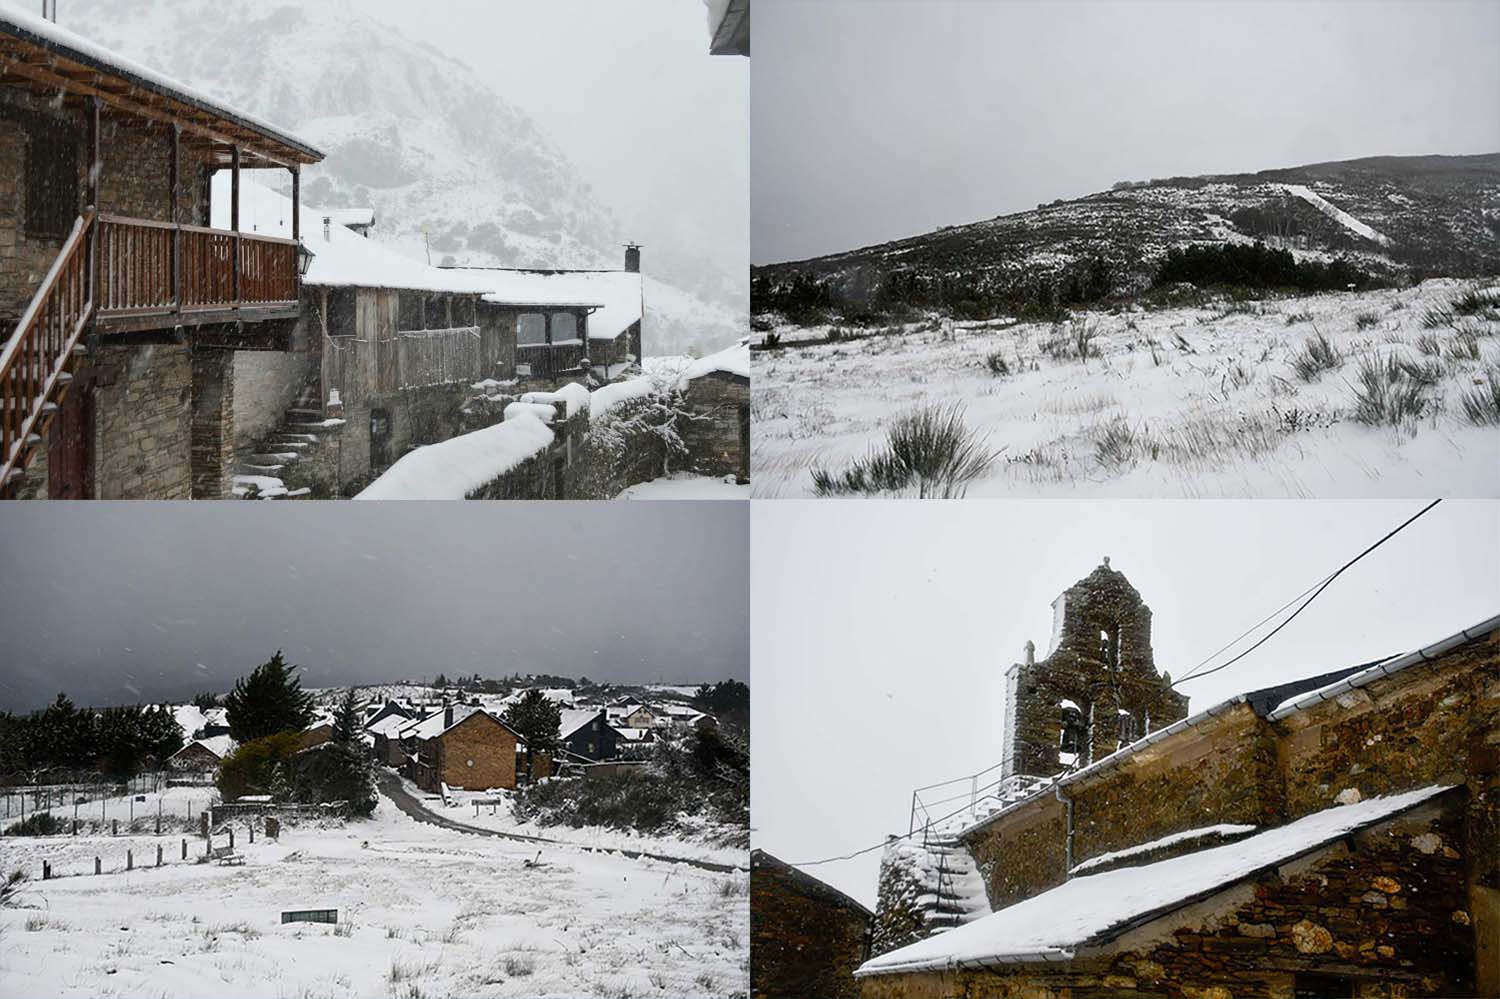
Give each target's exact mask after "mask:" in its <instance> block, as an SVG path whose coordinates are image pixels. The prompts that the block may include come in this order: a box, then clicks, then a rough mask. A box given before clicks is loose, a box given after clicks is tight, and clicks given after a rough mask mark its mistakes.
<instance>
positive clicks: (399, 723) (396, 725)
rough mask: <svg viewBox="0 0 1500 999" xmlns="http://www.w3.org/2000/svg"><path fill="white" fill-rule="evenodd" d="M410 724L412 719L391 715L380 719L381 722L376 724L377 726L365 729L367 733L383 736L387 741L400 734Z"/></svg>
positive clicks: (369, 726) (368, 726)
mask: <svg viewBox="0 0 1500 999" xmlns="http://www.w3.org/2000/svg"><path fill="white" fill-rule="evenodd" d="M410 724H411V719H410V718H406V717H403V716H402V715H398V714H389V715H386V716H385V717H384V718H382V719H380V721H378V722H376V723H375V724H373V725H367V726H366V727H365V731H366V732H369V733H370V734H371V735H383V736H385V737H386V738H387V739H389V738H390V737H391V736H393V735H395V734H396V733H398V732H400V731H401V730H402V729H403V728H405V727H406V726H407V725H410Z"/></svg>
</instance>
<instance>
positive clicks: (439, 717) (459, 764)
mask: <svg viewBox="0 0 1500 999" xmlns="http://www.w3.org/2000/svg"><path fill="white" fill-rule="evenodd" d="M401 737H402V741H403V744H406V745H410V746H411V747H412V748H411V751H410V753H409V754H408V756H407V759H406V763H405V766H404V768H403V770H402V772H403V773H404V774H405V776H406V777H407V778H409V779H410V780H411V781H412V782H413V783H414V784H416V785H417V786H418V787H420V788H422V789H423V790H424V791H436V790H438V789H439V787H440V785H443V784H446V785H447V786H449V787H452V788H458V789H460V790H466V791H483V790H486V789H488V788H507V789H514V788H515V787H516V786H517V783H518V781H517V776H518V774H522V773H525V767H526V762H525V761H526V752H527V749H526V744H525V742H524V741H522V739H521V737H520V736H518V735H517V734H516V732H515V730H514V729H512V728H511V727H510V726H509V725H507V724H505V722H503V721H501V720H500V719H499V718H497V717H495V716H494V715H492V714H490V713H489V712H488V711H486V710H484V709H483V708H473V709H468V708H458V709H454V708H453V707H447V708H444V709H443V710H442V711H438V712H434V713H433V714H432V715H430V716H429V717H427V718H424V719H422V720H421V721H419V722H417V723H416V724H415V725H413V726H410V727H408V728H406V729H403V730H402V732H401ZM539 762H540V761H539ZM550 772H551V770H550V765H548V766H547V767H542V768H539V775H543V776H544V775H545V773H550Z"/></svg>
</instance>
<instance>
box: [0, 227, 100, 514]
mask: <svg viewBox="0 0 1500 999" xmlns="http://www.w3.org/2000/svg"><path fill="white" fill-rule="evenodd" d="M93 225H94V211H93V209H91V208H90V209H85V210H84V213H83V214H82V215H81V216H79V218H78V220H77V221H76V222H74V223H73V231H72V232H71V233H69V234H68V238H67V239H66V240H65V241H64V242H63V247H62V250H61V252H59V253H58V255H57V258H56V259H55V260H53V261H52V267H51V268H50V269H49V270H48V271H47V276H46V277H45V278H43V279H42V283H41V285H40V286H39V287H38V288H37V290H36V294H35V295H34V296H32V299H31V304H30V305H28V306H27V307H26V311H25V312H23V313H22V314H21V319H20V321H19V322H18V323H17V324H16V326H15V329H14V331H13V332H12V333H11V335H10V338H9V339H8V340H7V341H6V343H5V348H4V350H3V351H0V496H5V495H9V494H10V493H11V492H12V490H13V488H14V486H15V484H16V483H17V482H19V481H20V479H21V478H22V477H23V476H24V475H25V474H26V469H27V468H29V467H30V466H31V463H32V462H33V461H34V460H35V459H36V456H37V454H38V453H40V452H41V451H42V449H43V448H44V447H45V446H46V439H47V430H48V428H49V427H50V426H51V424H52V419H53V417H54V416H56V415H57V411H58V407H59V404H60V403H61V402H62V400H63V397H64V396H65V395H66V394H67V391H68V388H69V387H70V386H71V385H72V383H73V373H74V369H75V367H76V366H77V364H78V361H79V359H80V358H82V357H83V356H85V354H86V353H87V351H86V349H85V347H84V345H83V342H82V340H83V335H84V331H85V330H87V329H88V326H89V321H90V320H91V319H93V317H94V313H95V300H94V280H93V270H94V269H93V267H92V266H91V260H90V255H91V252H92V240H91V239H90V235H91V232H92V228H93Z"/></svg>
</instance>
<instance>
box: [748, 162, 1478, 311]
mask: <svg viewBox="0 0 1500 999" xmlns="http://www.w3.org/2000/svg"><path fill="white" fill-rule="evenodd" d="M1257 240H1259V241H1263V242H1265V243H1267V244H1269V245H1271V246H1275V247H1285V248H1287V249H1289V250H1291V251H1292V253H1293V254H1294V255H1296V256H1298V257H1299V258H1308V257H1313V258H1317V259H1324V260H1326V259H1330V258H1333V257H1335V256H1342V257H1345V258H1347V259H1349V260H1350V261H1352V262H1354V263H1355V264H1357V265H1358V266H1359V267H1361V268H1363V269H1366V270H1369V271H1371V272H1373V273H1376V274H1381V275H1388V276H1397V275H1403V276H1404V275H1412V274H1416V275H1418V276H1421V275H1435V274H1436V275H1449V276H1468V275H1484V274H1496V273H1500V154H1496V153H1490V154H1484V155H1477V156H1379V157H1371V158H1368V159H1361V160H1347V161H1343V162H1336V163H1318V164H1312V165H1309V166H1300V167H1291V168H1287V169H1281V170H1265V171H1261V172H1259V173H1253V174H1230V175H1217V176H1203V177H1171V178H1164V179H1156V180H1142V181H1135V182H1122V183H1118V184H1116V185H1114V187H1113V188H1112V189H1111V190H1108V191H1101V192H1098V193H1095V194H1090V195H1086V196H1084V197H1081V198H1071V199H1059V200H1057V201H1053V202H1051V203H1049V204H1044V205H1038V206H1037V207H1036V208H1035V209H1034V210H1031V211H1024V212H1017V213H1014V214H1011V215H1001V216H996V217H995V218H992V219H986V220H984V221H979V222H974V223H970V224H968V225H958V226H946V227H944V228H941V229H938V230H936V231H934V232H929V233H924V234H922V235H920V236H913V237H910V238H908V239H900V240H895V241H893V242H889V243H882V244H879V245H876V246H868V247H864V248H861V249H855V250H850V251H847V252H844V253H835V254H831V255H829V256H824V257H818V258H815V259H812V260H803V261H795V262H788V263H779V264H770V265H767V266H764V267H757V268H756V269H755V281H754V288H755V289H756V290H755V294H756V295H757V296H758V297H760V298H761V299H762V301H761V302H757V303H752V307H754V308H756V310H757V311H759V310H760V309H761V308H762V307H763V306H765V305H766V304H767V302H768V301H769V300H770V299H772V298H773V297H774V296H775V294H776V293H778V292H784V291H785V290H787V289H788V288H791V287H792V286H794V284H796V283H798V282H801V283H802V284H803V285H807V284H808V283H809V282H812V283H816V284H818V285H820V286H822V287H823V288H825V289H826V290H827V293H828V294H829V296H830V297H831V298H832V300H833V302H834V303H835V304H837V305H844V306H849V305H855V306H868V305H870V304H872V303H880V302H882V301H887V302H888V301H892V300H894V301H901V300H903V299H910V298H911V297H912V296H911V291H912V289H920V290H922V291H923V292H924V293H925V294H926V296H927V299H928V300H931V301H935V302H936V301H941V302H944V303H945V304H949V305H954V304H958V303H961V302H963V301H964V300H966V299H967V300H981V301H983V300H985V299H989V298H997V297H998V298H1004V297H1006V296H1013V295H1015V294H1016V293H1017V292H1018V291H1021V290H1024V289H1034V288H1036V287H1037V286H1038V285H1040V284H1046V283H1051V284H1053V285H1054V286H1056V287H1060V286H1061V285H1062V283H1063V281H1064V279H1065V278H1067V277H1068V276H1069V275H1070V274H1078V273H1079V272H1080V271H1082V270H1086V269H1087V268H1089V267H1090V265H1092V264H1094V262H1095V261H1101V262H1102V269H1104V270H1105V271H1106V272H1107V273H1108V274H1109V275H1110V276H1111V277H1110V284H1111V288H1110V290H1111V291H1113V292H1128V291H1134V290H1139V289H1140V288H1142V287H1144V286H1145V285H1146V284H1148V283H1149V282H1150V280H1151V277H1152V275H1153V274H1154V272H1155V270H1156V268H1157V266H1158V265H1159V263H1160V261H1161V258H1162V255H1163V254H1165V253H1166V252H1167V250H1168V249H1170V248H1172V247H1181V246H1188V245H1193V244H1222V243H1251V242H1255V241H1257Z"/></svg>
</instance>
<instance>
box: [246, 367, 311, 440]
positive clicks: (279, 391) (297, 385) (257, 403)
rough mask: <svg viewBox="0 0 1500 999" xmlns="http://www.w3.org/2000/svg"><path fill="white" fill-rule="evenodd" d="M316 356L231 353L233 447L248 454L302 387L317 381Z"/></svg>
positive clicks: (283, 412)
mask: <svg viewBox="0 0 1500 999" xmlns="http://www.w3.org/2000/svg"><path fill="white" fill-rule="evenodd" d="M317 378H318V358H317V357H316V356H315V355H311V356H310V355H308V354H306V353H299V352H297V351H275V350H242V351H236V352H235V353H234V447H235V452H236V453H237V454H239V455H242V456H243V455H246V454H248V453H250V451H251V449H252V448H254V447H257V446H258V445H259V443H260V441H262V440H263V439H264V438H265V437H266V436H267V435H268V434H270V433H271V432H272V431H274V430H276V429H277V428H278V427H279V426H280V425H281V422H282V418H283V415H284V414H285V412H286V409H287V407H289V406H290V405H292V403H293V402H295V401H296V399H297V396H298V395H299V394H300V393H301V391H302V388H303V386H305V385H307V384H309V383H312V382H316V381H317Z"/></svg>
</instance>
